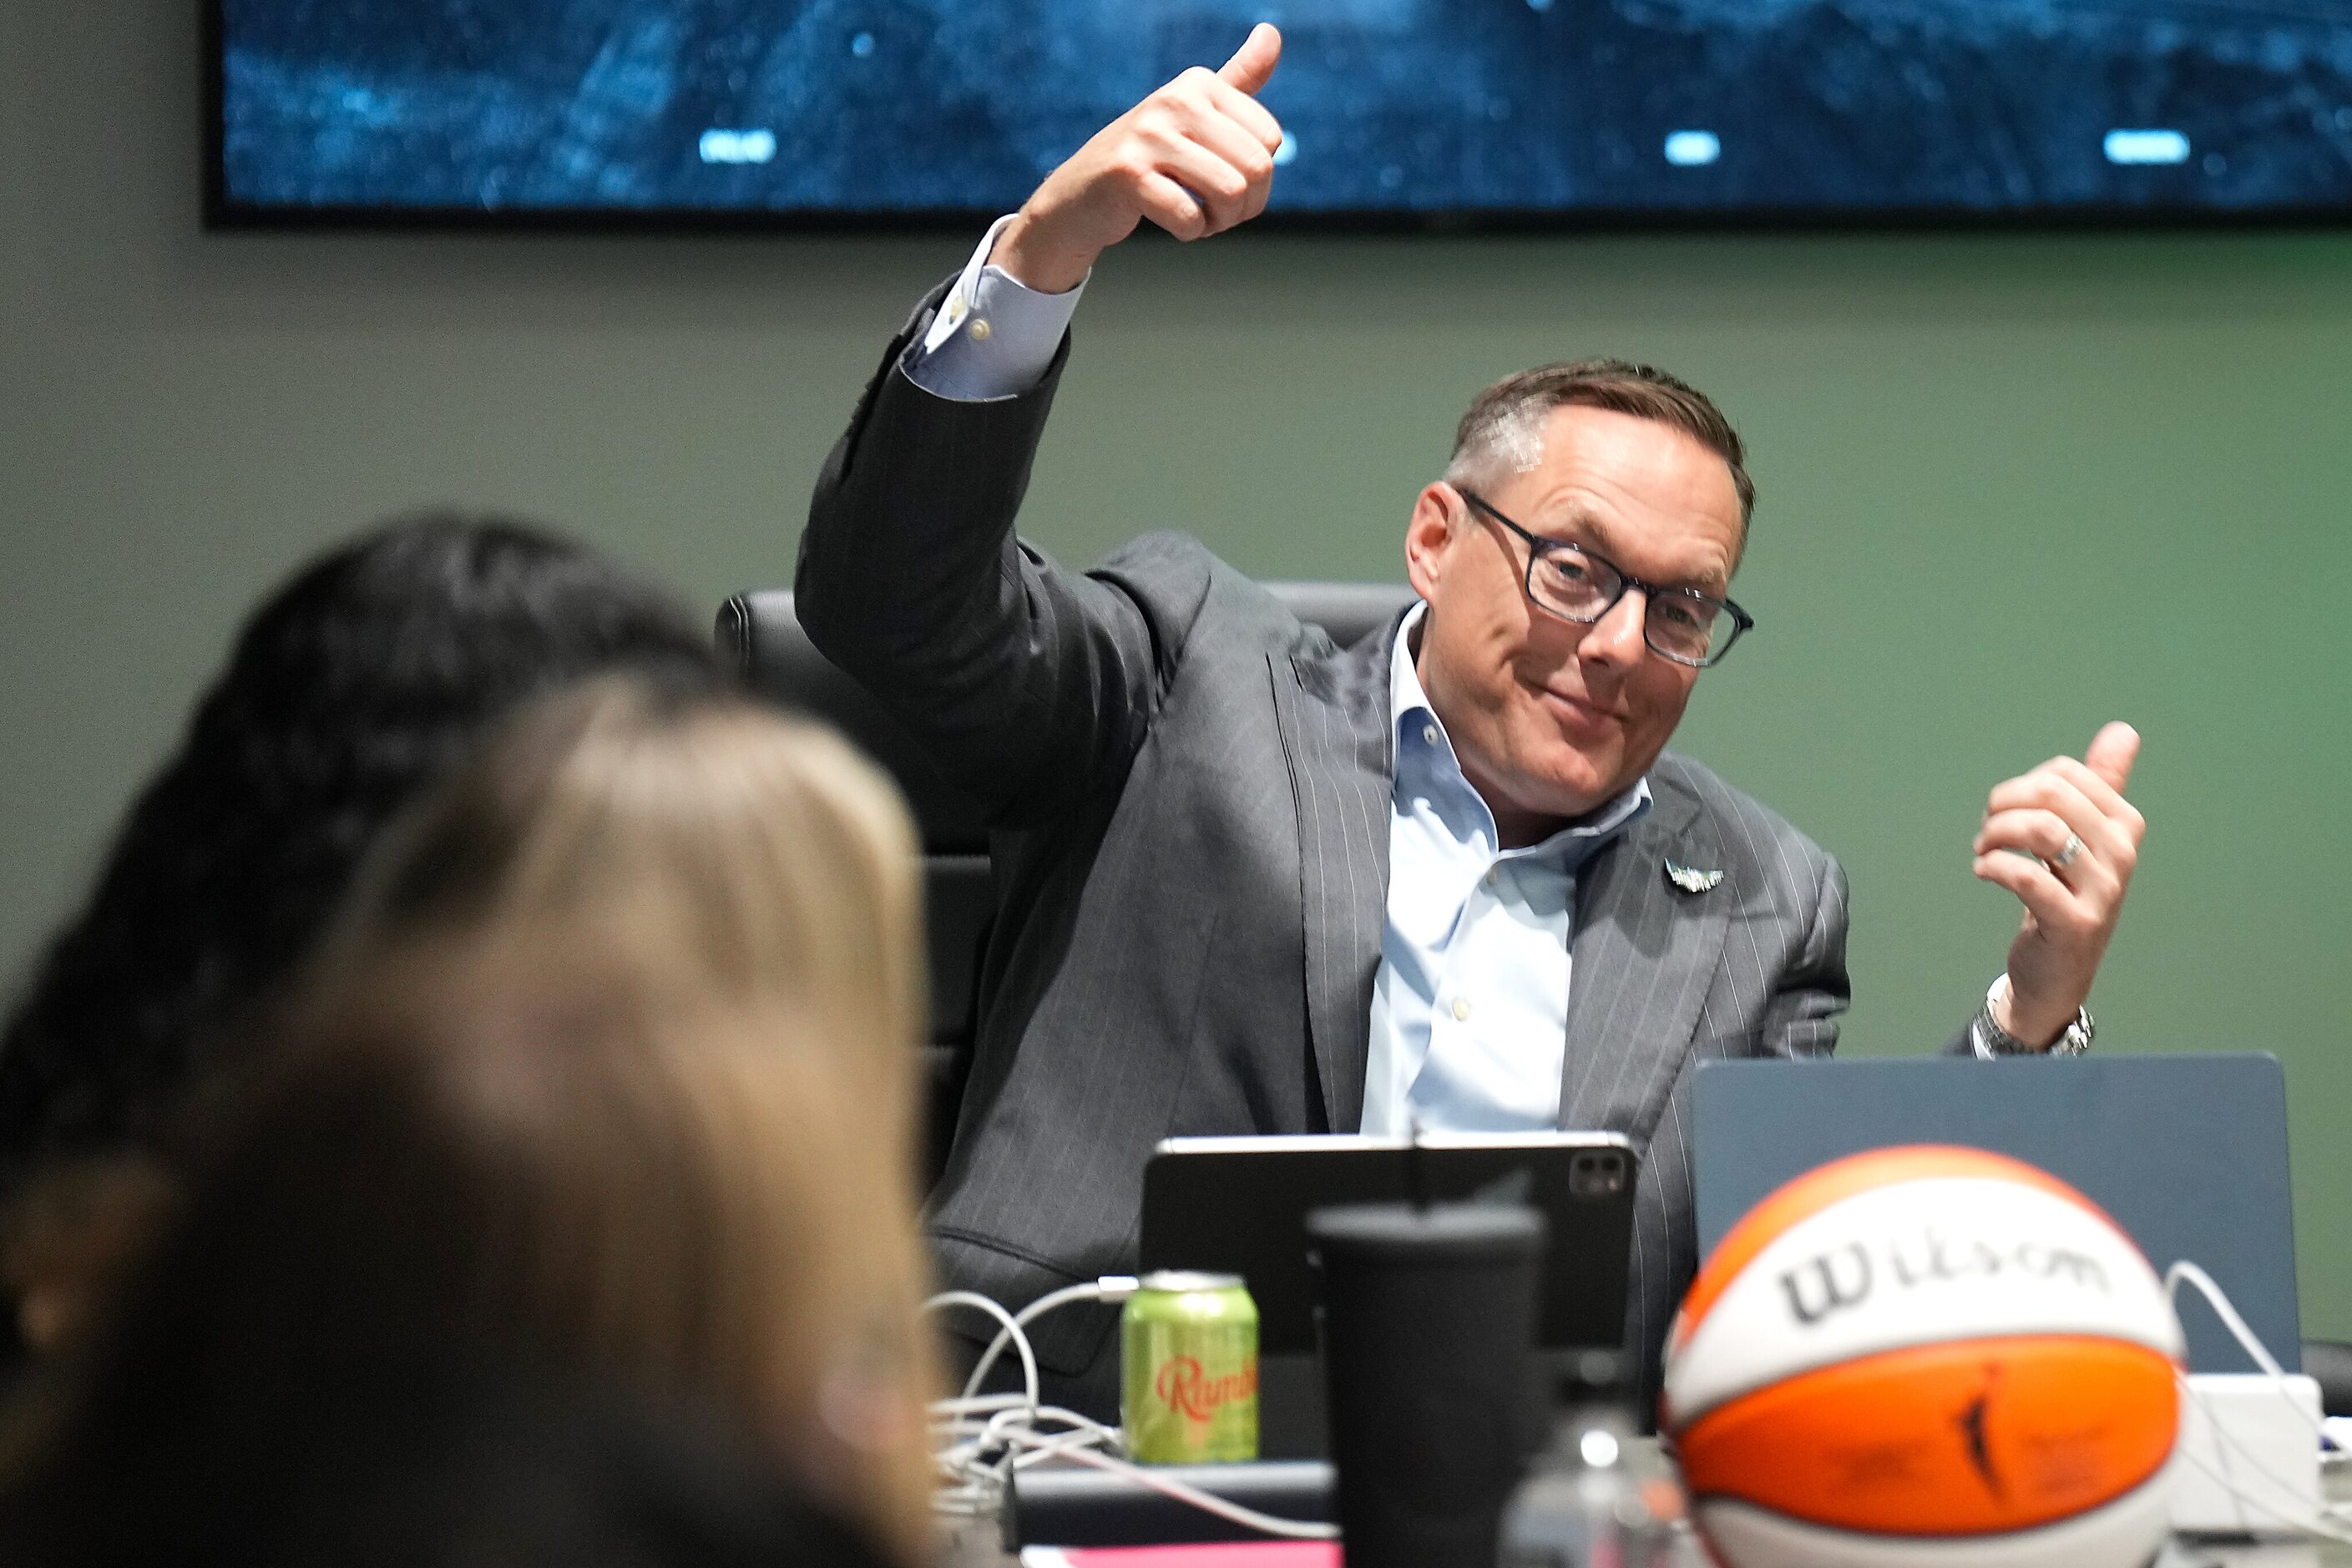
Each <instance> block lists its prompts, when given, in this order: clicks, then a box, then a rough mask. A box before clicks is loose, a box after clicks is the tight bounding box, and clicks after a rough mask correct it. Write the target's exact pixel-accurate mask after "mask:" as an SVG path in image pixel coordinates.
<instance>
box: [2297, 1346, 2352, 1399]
mask: <svg viewBox="0 0 2352 1568" xmlns="http://www.w3.org/2000/svg"><path fill="white" fill-rule="evenodd" d="M2303 1370H2304V1371H2305V1372H2306V1373H2310V1374H2311V1376H2312V1377H2313V1378H2314V1379H2315V1381H2316V1382H2317V1383H2318V1384H2319V1407H2320V1409H2322V1410H2324V1411H2326V1413H2327V1414H2328V1415H2352V1344H2347V1343H2345V1342H2343V1341H2342V1340H2305V1341H2304V1342H2303Z"/></svg>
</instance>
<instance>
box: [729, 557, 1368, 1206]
mask: <svg viewBox="0 0 2352 1568" xmlns="http://www.w3.org/2000/svg"><path fill="white" fill-rule="evenodd" d="M1266 587H1267V589H1268V590H1269V591H1270V592H1272V593H1273V594H1274V595H1276V597H1278V598H1280V599H1281V600H1282V601H1283V603H1285V604H1286V605H1288V606H1289V607H1290V609H1291V611H1292V613H1293V614H1295V615H1297V616H1298V617H1299V619H1301V620H1304V621H1307V622H1311V623H1313V624H1314V625H1317V626H1321V627H1322V628H1323V629H1324V630H1325V631H1327V632H1328V633H1330V634H1331V637H1332V640H1333V641H1335V642H1337V643H1339V645H1340V646H1341V647H1347V646H1348V645H1349V644H1351V643H1353V642H1355V641H1356V640H1357V639H1358V638H1360V637H1363V636H1364V635H1365V634H1367V633H1369V632H1370V631H1372V630H1373V629H1375V628H1376V627H1378V626H1382V625H1384V624H1385V623H1386V622H1387V620H1388V618H1389V617H1390V616H1392V615H1394V614H1396V613H1397V611H1399V610H1400V609H1402V608H1403V607H1404V605H1406V604H1407V603H1408V602H1410V600H1411V598H1412V594H1411V591H1410V590H1408V589H1406V588H1404V587H1402V586H1398V585H1391V584H1378V583H1269V584H1266ZM718 637H719V653H720V655H721V657H722V658H726V659H727V660H728V661H729V662H730V664H731V665H732V666H733V667H734V668H736V669H737V670H738V671H740V673H741V674H742V676H743V677H744V679H746V680H747V681H748V682H749V683H750V685H751V689H753V690H755V691H757V692H759V693H760V694H761V695H762V696H764V697H768V698H770V699H772V700H776V701H779V702H782V703H783V704H785V705H787V706H789V707H793V708H797V709H800V710H803V711H804V712H809V713H814V714H815V715H816V716H818V717H819V718H822V719H824V720H826V721H830V722H831V723H832V724H833V725H834V726H835V727H836V728H837V729H839V730H840V731H842V732H843V733H844V734H846V735H847V736H848V737H849V738H850V739H851V740H852V741H855V742H857V744H858V745H860V746H862V747H864V748H865V749H866V752H868V753H869V754H871V755H872V756H873V757H874V758H875V759H876V760H877V761H878V762H879V763H881V764H882V765H883V767H884V768H886V769H887V770H888V771H889V773H890V775H891V776H892V777H893V778H895V779H897V780H898V787H899V788H900V789H902V790H904V791H905V792H906V795H907V802H908V805H910V806H912V807H913V808H914V814H915V821H916V824H917V826H919V828H920V830H921V833H922V838H923V880H924V887H925V891H926V894H927V896H928V918H927V921H926V927H927V929H926V931H925V936H926V938H927V940H928V942H929V950H930V952H929V957H930V974H931V1029H930V1041H929V1046H928V1047H926V1048H925V1052H924V1071H925V1074H926V1077H927V1079H928V1085H929V1089H928V1091H929V1104H928V1106H927V1110H926V1117H927V1127H926V1136H927V1140H928V1143H927V1147H926V1150H925V1155H924V1159H925V1165H924V1180H925V1184H927V1185H928V1184H929V1183H930V1182H932V1181H934V1180H936V1179H937V1177H938V1175H939V1173H940V1169H941V1168H942V1167H943V1166H944V1164H945V1163H946V1160H947V1151H948V1145H949V1143H950V1141H951V1140H952V1139H953V1137H954V1134H955V1122H956V1110H957V1108H958V1107H959V1105H960V1104H961V1101H962V1099H963V1085H964V1079H965V1076H966V1075H967V1074H968V1073H969V1071H970V1070H971V1044H972V1035H973V1031H974V1029H975V1027H976V1026H977V1024H978V1021H979V1020H978V1006H977V992H978V986H979V980H980V955H981V952H982V949H983V948H984V947H985V945H986V944H987V942H988V932H989V928H990V927H991V926H992V924H993V923H994V922H995V919H996V889H995V885H994V882H993V880H992V877H991V875H990V869H989V859H988V853H989V851H988V822H987V816H986V814H985V813H984V812H983V811H982V809H981V806H980V803H979V802H977V801H975V800H973V799H972V798H971V796H970V795H966V794H964V793H963V792H962V791H961V790H960V789H958V788H956V787H955V786H954V785H953V784H950V783H948V781H947V780H946V779H944V778H942V777H941V776H940V772H939V769H938V768H937V767H936V766H934V765H933V763H932V762H931V759H930V758H929V756H927V755H926V754H925V753H924V751H923V748H922V745H921V744H920V742H918V741H916V740H915V738H914V737H913V736H911V735H909V734H908V732H907V731H905V730H903V729H901V728H900V727H899V726H898V724H897V723H896V722H895V721H892V720H891V719H890V718H889V717H888V716H887V715H886V714H884V713H883V712H882V711H881V710H880V708H879V707H878V706H877V704H876V703H875V701H874V700H873V699H872V698H871V697H869V696H868V695H866V689H864V688H863V687H861V686H859V685H858V684H857V683H856V681H855V680H852V679H850V678H849V677H848V676H846V675H844V674H843V673H842V672H841V671H840V670H838V669H836V668H834V666H833V665H832V663H831V662H830V661H828V660H827V659H826V658H825V657H824V655H823V654H821V653H819V652H817V651H816V648H815V647H814V646H813V645H812V644H811V643H810V642H809V640H808V635H807V634H806V633H805V632H803V631H802V630H801V624H800V620H799V617H798V616H794V615H793V596H792V595H791V594H790V593H789V592H787V591H785V590H783V589H769V590H763V591H761V592H756V593H748V594H738V595H735V596H734V597H733V598H731V599H730V600H728V601H727V603H726V604H725V605H721V606H720V607H719V628H718Z"/></svg>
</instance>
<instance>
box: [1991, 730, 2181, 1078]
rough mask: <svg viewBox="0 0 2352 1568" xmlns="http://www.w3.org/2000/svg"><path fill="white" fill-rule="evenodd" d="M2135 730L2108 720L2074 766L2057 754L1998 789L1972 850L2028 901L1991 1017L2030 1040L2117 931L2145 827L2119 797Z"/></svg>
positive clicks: (2063, 1006) (2079, 1000) (2134, 748)
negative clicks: (1999, 1003) (2003, 990)
mask: <svg viewBox="0 0 2352 1568" xmlns="http://www.w3.org/2000/svg"><path fill="white" fill-rule="evenodd" d="M2138 755H2139V733H2138V731H2136V730H2134V729H2133V728H2132V727H2131V726H2130V725H2128V724H2109V725H2107V726H2106V727H2105V728H2104V729H2102V730H2101V731H2099V732H2098V734H2097V735H2096V736H2095V737H2094V738H2093V739H2092V742H2091V745H2090V749H2089V750H2088V751H2086V752H2084V753H2083V756H2082V759H2081V760H2080V761H2079V762H2078V761H2076V760H2075V759H2074V758H2073V757H2053V758H2051V759H2050V760H2049V761H2048V762H2046V763H2042V765H2041V766H2040V767H2038V768H2035V769H2034V770H2033V771H2032V773H2024V774H2021V775H2020V776H2019V777H2017V778H2013V779H2010V780H2008V781H2006V782H2005V783H2003V784H2000V785H1998V786H1997V787H1996V788H1995V789H1994V790H1993V792H1992V794H1991V795H1990V797H1989V798H1988V799H1987V801H1986V803H1985V815H1984V822H1983V824H1982V826H1979V828H1978V830H1977V837H1976V842H1975V843H1974V844H1973V845H1972V846H1970V847H1971V848H1972V849H1973V850H1974V852H1975V855H1976V874H1977V875H1978V876H1979V877H1980V878H1982V879H1984V880H1986V881H1988V882H1992V883H1996V884H1998V885H1999V886H2000V887H2003V888H2006V889H2009V890H2010V891H2011V893H2013V894H2015V895H2016V896H2017V900H2018V901H2019V902H2020V903H2022V904H2023V905H2024V906H2025V921H2024V923H2023V925H2022V926H2021V927H2020V929H2019V931H2018V933H2017V940H2016V941H2015V942H2011V944H2010V949H2009V994H2008V995H2007V996H2006V997H2005V998H2004V1003H2005V1007H2004V1008H1997V1009H1996V1015H1998V1013H1999V1012H2000V1011H2002V1010H2005V1011H2006V1012H2007V1013H2008V1015H2009V1016H2007V1017H2005V1018H2004V1017H2000V1016H1995V1017H1994V1019H1993V1022H1995V1023H1996V1024H1999V1025H2000V1026H2001V1027H2002V1028H2003V1029H2005V1030H2007V1031H2008V1032H2009V1033H2010V1034H2011V1035H2014V1036H2016V1037H2018V1038H2019V1039H2021V1040H2023V1041H2025V1042H2026V1043H2027V1044H2029V1045H2032V1046H2042V1045H2046V1044H2048V1043H2049V1042H2050V1041H2052V1040H2054V1039H2056V1038H2057V1037H2058V1035H2059V1033H2060V1031H2062V1030H2063V1029H2064V1028H2065V1026H2067V1024H2068V1023H2069V1022H2071V1021H2072V1020H2073V1018H2074V1010H2075V1009H2076V1008H2077V1007H2080V1006H2081V1005H2083V999H2084V997H2085V996H2087V995H2089V994H2090V992H2091V982H2092V980H2093V979H2094V978H2095V977H2096V975H2097V974H2098V972H2099V960H2100V959H2101V958H2102V957H2103V956H2105V953H2106V951H2107V942H2108V941H2109V939H2110V938H2112V937H2113V936H2114V935H2115V934H2116V921H2117V919H2118V918H2119V917H2120V916H2121V915H2122V914H2123V907H2124V892H2125V890H2126V889H2128V888H2129V887H2130V886H2131V876H2132V869H2133V868H2134V867H2135V866H2136V865H2137V864H2138V861H2139V846H2140V838H2141V836H2142V835H2143V834H2145V833H2146V832H2147V821H2146V820H2145V819H2144V818H2143V817H2142V816H2140V814H2139V811H2138V809H2137V807H2135V806H2134V805H2132V803H2131V802H2130V801H2128V800H2126V799H2125V798H2124V787H2125V785H2126V784H2127V783H2129V781H2130V779H2131V770H2132V763H2133V760H2134V759H2135V758H2137V756H2138Z"/></svg>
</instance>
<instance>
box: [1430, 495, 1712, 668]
mask: <svg viewBox="0 0 2352 1568" xmlns="http://www.w3.org/2000/svg"><path fill="white" fill-rule="evenodd" d="M1455 489H1457V490H1458V491H1459V493H1460V494H1461V497H1462V499H1463V500H1465V501H1468V502H1469V503H1470V504H1471V505H1472V506H1475V507H1476V508H1477V509H1478V510H1480V511H1483V512H1485V513H1486V515H1487V516H1488V517H1491V518H1493V519H1494V520H1495V521H1496V522H1499V523H1501V524H1502V525H1503V526H1504V527H1505V528H1507V529H1509V530H1510V531H1512V532H1513V533H1516V534H1517V535H1518V536H1519V537H1520V538H1521V539H1523V540H1525V541H1527V545H1528V570H1527V577H1526V580H1525V586H1526V588H1527V594H1528V602H1529V603H1531V604H1533V605H1535V606H1536V608H1538V609H1539V610H1543V611H1545V612H1547V613H1549V614H1550V615H1554V616H1559V618H1560V619H1561V620H1563V621H1573V622H1575V623H1576V624H1577V625H1578V626H1591V625H1592V623H1593V622H1595V621H1597V620H1599V619H1600V618H1601V616H1605V615H1607V614H1608V613H1609V612H1610V611H1611V610H1612V609H1613V608H1615V607H1616V604H1617V601H1618V600H1620V599H1622V598H1623V597H1624V596H1625V595H1626V594H1627V593H1628V592H1630V591H1632V590H1633V589H1636V588H1638V589H1640V590H1641V592H1642V596H1643V598H1644V599H1645V600H1647V601H1648V603H1646V604H1645V605H1643V614H1642V640H1643V642H1645V643H1647V644H1649V645H1650V651H1651V652H1652V653H1654V654H1656V655H1657V656H1658V657H1659V658H1669V659H1672V660H1674V662H1675V663H1676V664H1686V665H1689V666H1690V667H1691V668H1694V669H1705V668H1706V667H1707V666H1708V665H1711V664H1720V663H1722V662H1723V656H1724V655H1725V654H1727V653H1729V652H1730V651H1731V645H1732V644H1733V643H1736V642H1738V640H1739V635H1740V634H1741V633H1742V632H1745V631H1748V630H1749V629H1750V628H1752V627H1753V626H1755V625H1756V618H1755V617H1754V616H1750V615H1749V614H1748V612H1747V611H1745V610H1743V609H1741V608H1740V607H1739V606H1738V605H1735V604H1733V603H1732V602H1731V601H1730V600H1728V599H1717V598H1711V597H1709V596H1708V595H1705V594H1702V593H1700V592H1699V591H1698V590H1696V588H1662V587H1660V586H1659V585H1658V584H1655V583H1644V582H1643V581H1642V580H1641V579H1640V578H1639V577H1636V576H1633V575H1632V574H1630V573H1627V572H1623V571H1621V570H1620V569H1619V568H1618V567H1617V566H1616V565H1615V564H1614V563H1612V562H1609V561H1604V560H1603V559H1601V557H1600V556H1598V555H1595V554H1594V553H1592V552H1591V551H1590V550H1587V549H1585V548H1584V547H1583V546H1582V545H1580V544H1570V543H1569V542H1567V541H1565V540H1559V539H1546V538H1544V537H1542V536H1541V535H1539V534H1534V533H1530V532H1528V531H1527V530H1526V529H1524V528H1521V527H1520V526H1519V525H1518V524H1517V523H1516V522H1513V521H1511V520H1510V519H1509V518H1507V517H1505V516H1504V515H1503V514H1502V513H1501V512H1499V511H1496V510H1495V509H1494V508H1493V507H1492V506H1490V505H1488V504H1487V503H1486V500H1484V499H1482V498H1481V497H1479V496H1477V495H1475V494H1473V493H1472V492H1471V491H1469V490H1465V489H1461V488H1460V487H1459V486H1456V487H1455Z"/></svg>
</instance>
